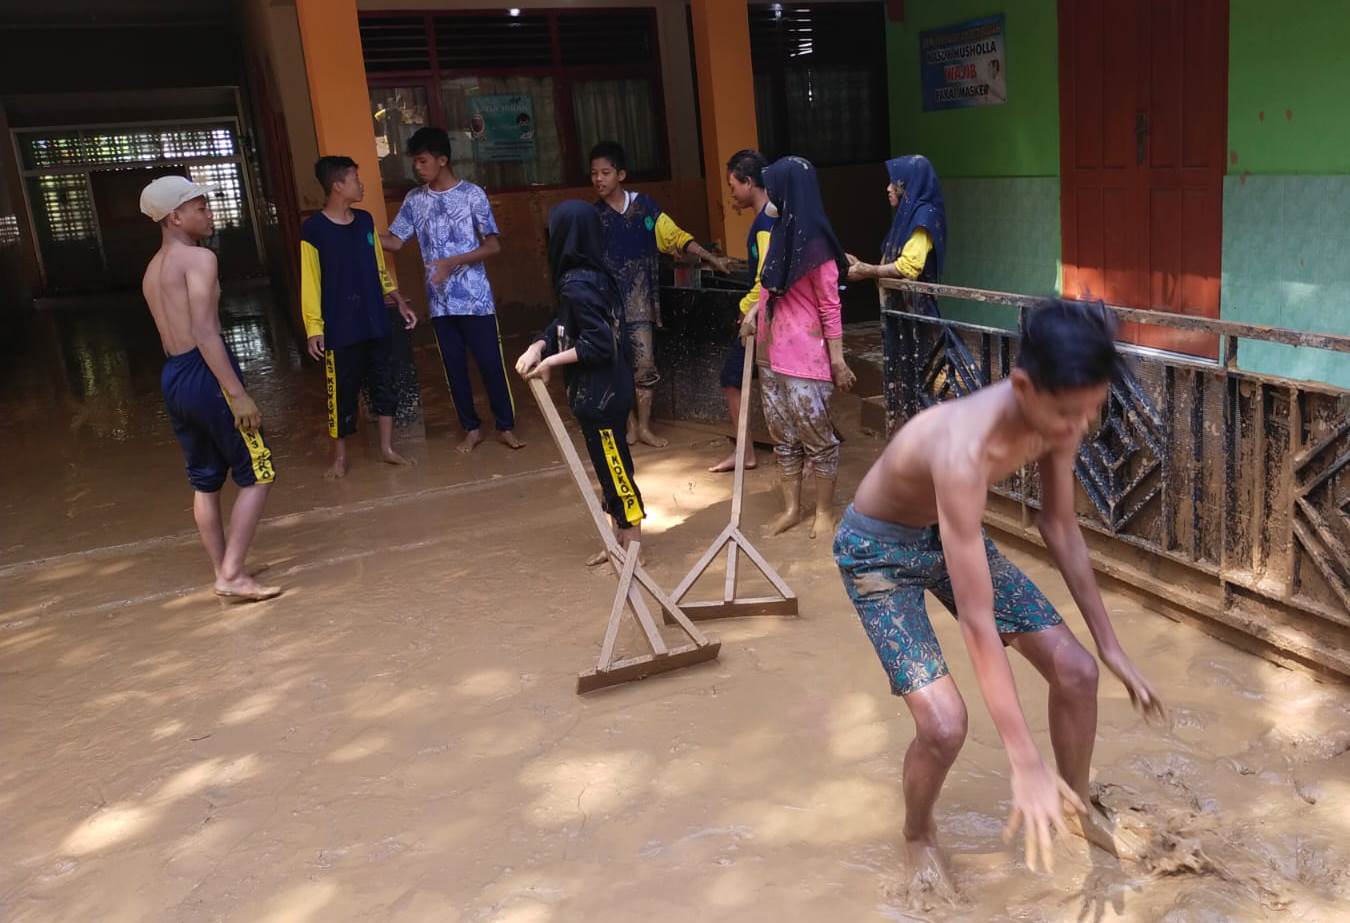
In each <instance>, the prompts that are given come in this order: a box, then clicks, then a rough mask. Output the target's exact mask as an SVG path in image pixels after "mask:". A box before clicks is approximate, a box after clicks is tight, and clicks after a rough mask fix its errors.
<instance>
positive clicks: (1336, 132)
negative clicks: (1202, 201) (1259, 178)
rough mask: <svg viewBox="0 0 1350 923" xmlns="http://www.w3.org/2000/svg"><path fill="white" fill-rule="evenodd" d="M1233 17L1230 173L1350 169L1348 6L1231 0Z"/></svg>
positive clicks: (1311, 0)
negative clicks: (1347, 92)
mask: <svg viewBox="0 0 1350 923" xmlns="http://www.w3.org/2000/svg"><path fill="white" fill-rule="evenodd" d="M1228 16H1229V28H1228V61H1229V72H1228V151H1229V161H1228V172H1229V173H1230V174H1236V175H1241V174H1243V173H1254V174H1262V173H1265V174H1284V175H1290V174H1322V175H1327V174H1338V173H1346V172H1348V171H1350V100H1347V96H1346V88H1347V87H1350V54H1347V53H1346V37H1347V36H1350V7H1347V6H1346V5H1345V4H1343V3H1339V2H1327V0H1281V2H1280V3H1270V2H1269V0H1230V3H1229V12H1228ZM1234 155H1236V160H1235V159H1234Z"/></svg>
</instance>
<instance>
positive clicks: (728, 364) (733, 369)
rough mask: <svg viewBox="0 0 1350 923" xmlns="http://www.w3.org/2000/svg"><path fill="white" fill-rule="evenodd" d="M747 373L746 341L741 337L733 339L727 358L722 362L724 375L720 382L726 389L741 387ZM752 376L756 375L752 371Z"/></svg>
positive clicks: (721, 376) (728, 348)
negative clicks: (743, 375) (742, 378)
mask: <svg viewBox="0 0 1350 923" xmlns="http://www.w3.org/2000/svg"><path fill="white" fill-rule="evenodd" d="M744 371H745V341H744V340H742V339H741V338H740V336H739V335H737V336H735V337H732V339H731V345H730V346H728V347H727V357H726V359H725V360H724V361H723V362H722V374H721V375H720V376H718V377H719V380H720V381H721V382H722V387H724V388H736V389H738V390H739V389H740V387H741V374H742V373H743V372H744ZM750 374H751V376H753V375H754V372H753V371H752V372H751V373H750Z"/></svg>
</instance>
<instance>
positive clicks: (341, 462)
mask: <svg viewBox="0 0 1350 923" xmlns="http://www.w3.org/2000/svg"><path fill="white" fill-rule="evenodd" d="M346 476H347V459H345V458H335V459H333V463H332V464H331V465H329V466H328V470H327V471H325V472H324V473H323V479H324V480H325V481H339V480H341V479H342V478H345V477H346Z"/></svg>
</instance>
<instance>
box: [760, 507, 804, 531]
mask: <svg viewBox="0 0 1350 923" xmlns="http://www.w3.org/2000/svg"><path fill="white" fill-rule="evenodd" d="M801 518H802V516H801V513H800V512H798V511H797V510H788V511H787V512H785V513H780V514H779V515H778V516H776V517H774V519H772V520H771V521H770V522H769V524H768V525H767V526H765V527H764V531H765V533H766V534H767V535H782V534H783V533H784V532H786V531H787V530H788V529H791V528H792V527H793V526H795V525H796V524H797V523H798V522H800V521H801Z"/></svg>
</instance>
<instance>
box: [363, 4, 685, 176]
mask: <svg viewBox="0 0 1350 923" xmlns="http://www.w3.org/2000/svg"><path fill="white" fill-rule="evenodd" d="M525 12H528V13H529V15H531V16H543V17H545V18H546V19H547V20H548V31H549V40H550V45H551V51H552V57H553V63H552V64H550V65H547V66H541V65H535V66H531V67H478V68H442V67H441V66H440V61H439V60H438V58H437V54H436V47H437V43H436V20H437V19H438V18H439V19H454V18H459V17H465V18H468V17H484V16H500V17H501V18H502V19H511V18H513V17H511V16H510V14H509V13H508V12H507V11H506V10H505V9H502V8H501V7H498V8H496V9H455V10H434V11H428V10H369V11H362V12H361V13H360V14H359V17H360V18H361V19H366V18H371V19H407V20H410V21H411V20H421V21H422V25H423V28H424V29H425V31H426V38H427V48H428V59H429V63H430V65H431V67H430V68H429V69H426V70H419V69H414V70H388V71H379V72H378V73H371V72H369V71H367V72H366V87H367V90H370V89H376V88H381V89H387V88H392V87H421V88H422V89H424V90H425V91H426V95H427V124H428V125H432V126H435V127H436V128H441V129H444V130H447V131H448V130H449V127H450V126H449V125H447V124H446V118H445V104H444V101H443V100H442V98H441V83H442V81H444V80H449V79H454V78H457V77H549V78H551V79H552V80H553V106H554V112H555V113H556V114H557V119H558V121H559V124H558V126H557V128H558V141H559V147H560V148H561V149H562V157H563V164H562V177H563V179H562V182H560V183H533V184H529V185H524V186H500V187H493V188H492V191H493V192H525V191H530V190H550V189H571V188H575V187H577V186H588V185H590V164H589V163H587V162H585V160H584V157H585V155H586V153H587V152H586V151H583V150H581V149H580V140H579V139H578V137H577V122H576V112H575V110H574V108H573V105H572V88H573V84H574V83H577V82H580V81H585V80H622V79H631V78H645V79H647V80H648V81H649V84H650V86H651V95H652V100H651V104H652V114H653V116H654V127H655V130H656V146H657V151H658V155H659V160H658V163H657V169H656V170H654V171H651V170H649V171H639V172H632V171H630V172H629V174H628V179H629V181H630V182H661V181H666V180H669V179H670V175H671V174H670V136H669V134H668V126H667V122H666V97H665V85H664V83H663V81H662V76H661V31H660V22H659V20H658V18H657V15H656V8H655V7H654V6H623V7H594V6H589V7H588V6H577V7H572V6H569V7H547V8H542V9H540V8H531V9H529V10H527V11H525ZM596 13H629V14H634V13H642V14H644V15H645V16H646V18H647V22H648V26H649V28H650V30H651V31H650V34H651V36H652V46H653V52H654V53H653V54H652V56H651V58H650V59H649V60H648V61H647V63H646V64H644V65H639V64H620V65H613V66H610V65H596V64H587V65H564V64H563V63H562V39H561V34H560V29H559V20H560V19H561V18H563V17H567V16H576V15H587V14H596ZM400 154H401V152H400ZM416 185H417V183H416V182H410V183H401V184H397V185H391V186H386V187H385V190H384V191H385V195H386V196H395V195H400V194H406V193H407V192H408V190H410V189H412V188H413V187H415V186H416Z"/></svg>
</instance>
